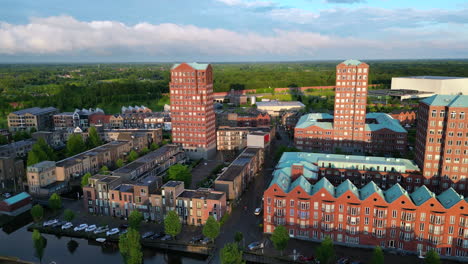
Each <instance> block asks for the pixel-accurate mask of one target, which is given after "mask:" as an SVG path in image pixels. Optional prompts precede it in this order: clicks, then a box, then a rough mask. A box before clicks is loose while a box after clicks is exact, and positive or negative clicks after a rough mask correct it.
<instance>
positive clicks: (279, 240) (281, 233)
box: [271, 225, 289, 255]
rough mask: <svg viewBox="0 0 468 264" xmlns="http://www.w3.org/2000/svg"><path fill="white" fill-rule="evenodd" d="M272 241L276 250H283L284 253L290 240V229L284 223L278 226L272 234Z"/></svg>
mask: <svg viewBox="0 0 468 264" xmlns="http://www.w3.org/2000/svg"><path fill="white" fill-rule="evenodd" d="M271 241H272V242H273V245H274V247H275V248H276V250H279V251H281V255H283V250H284V249H285V248H286V246H287V245H288V241H289V234H288V230H287V229H286V228H285V227H284V226H282V225H280V226H277V227H276V228H275V230H274V231H273V234H272V235H271Z"/></svg>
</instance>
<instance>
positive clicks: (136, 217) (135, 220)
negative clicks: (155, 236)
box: [128, 210, 143, 230]
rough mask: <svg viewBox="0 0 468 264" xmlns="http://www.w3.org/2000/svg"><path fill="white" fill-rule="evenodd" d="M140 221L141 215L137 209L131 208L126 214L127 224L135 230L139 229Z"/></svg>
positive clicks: (141, 219)
mask: <svg viewBox="0 0 468 264" xmlns="http://www.w3.org/2000/svg"><path fill="white" fill-rule="evenodd" d="M141 221H143V215H142V214H141V213H140V212H139V211H137V210H133V211H132V212H131V213H130V215H129V216H128V224H129V226H130V227H131V228H133V229H135V230H138V229H140V224H141Z"/></svg>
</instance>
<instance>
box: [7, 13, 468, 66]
mask: <svg viewBox="0 0 468 264" xmlns="http://www.w3.org/2000/svg"><path fill="white" fill-rule="evenodd" d="M453 30H454V31H457V30H459V28H454V29H453ZM454 31H452V32H448V33H447V32H446V33H443V32H442V34H445V35H443V36H441V35H440V34H441V31H437V32H434V34H432V35H430V34H429V35H428V34H426V35H425V36H424V38H423V40H422V41H420V40H417V39H414V38H411V37H407V36H408V33H407V32H399V29H396V28H394V29H392V30H389V31H388V32H387V33H388V36H385V37H382V36H380V37H375V38H369V39H365V38H357V37H339V36H336V35H331V34H330V35H324V34H320V33H316V32H306V31H296V30H279V29H273V30H272V31H271V33H269V34H259V33H255V32H235V31H230V30H226V29H222V28H218V29H211V28H203V27H197V26H193V25H177V24H169V23H167V24H150V23H139V24H136V25H126V24H124V23H120V22H117V21H91V22H83V21H78V20H76V19H75V18H73V17H69V16H57V17H48V18H34V19H32V20H31V21H30V22H29V23H28V24H24V25H13V24H8V23H4V22H0V54H1V55H15V56H23V57H25V56H30V55H37V54H40V55H43V56H67V55H77V54H82V53H86V54H90V55H92V56H97V57H100V56H101V57H102V56H107V57H109V56H121V55H123V54H144V55H145V56H150V57H156V58H166V59H168V60H179V59H184V58H186V57H194V56H195V57H198V58H210V59H212V58H218V59H221V60H223V58H238V59H239V60H242V59H243V60H249V59H250V60H252V59H258V58H270V59H274V58H282V59H284V58H289V59H314V58H321V59H323V58H347V57H357V58H397V57H399V56H400V57H401V56H403V55H404V54H410V55H413V56H422V57H424V56H425V57H438V54H441V55H440V56H442V54H444V55H443V56H445V57H447V54H449V53H444V52H448V51H453V52H454V53H453V54H458V55H460V54H465V56H468V48H467V46H466V45H464V44H465V43H466V40H467V38H466V37H457V34H454ZM431 43H434V45H433V46H431ZM438 50H441V51H444V52H441V53H438V52H437V51H438ZM399 54H400V55H399Z"/></svg>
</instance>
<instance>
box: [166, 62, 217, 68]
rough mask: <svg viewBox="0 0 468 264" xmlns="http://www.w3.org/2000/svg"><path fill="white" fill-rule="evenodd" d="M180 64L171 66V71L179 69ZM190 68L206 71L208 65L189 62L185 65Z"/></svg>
mask: <svg viewBox="0 0 468 264" xmlns="http://www.w3.org/2000/svg"><path fill="white" fill-rule="evenodd" d="M181 64H182V63H176V64H174V66H172V68H171V70H173V69H175V68H177V67H179V66H180V65H181ZM186 64H187V65H189V66H190V67H192V68H194V69H195V70H206V69H207V68H208V65H210V64H205V63H196V62H189V63H186Z"/></svg>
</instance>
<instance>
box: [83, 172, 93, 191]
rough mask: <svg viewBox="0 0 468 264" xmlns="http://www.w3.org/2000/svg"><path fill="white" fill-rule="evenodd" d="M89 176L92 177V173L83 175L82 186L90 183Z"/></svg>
mask: <svg viewBox="0 0 468 264" xmlns="http://www.w3.org/2000/svg"><path fill="white" fill-rule="evenodd" d="M89 178H91V173H89V172H87V173H86V174H85V175H83V177H81V187H82V188H83V187H85V186H87V185H88V184H89Z"/></svg>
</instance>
